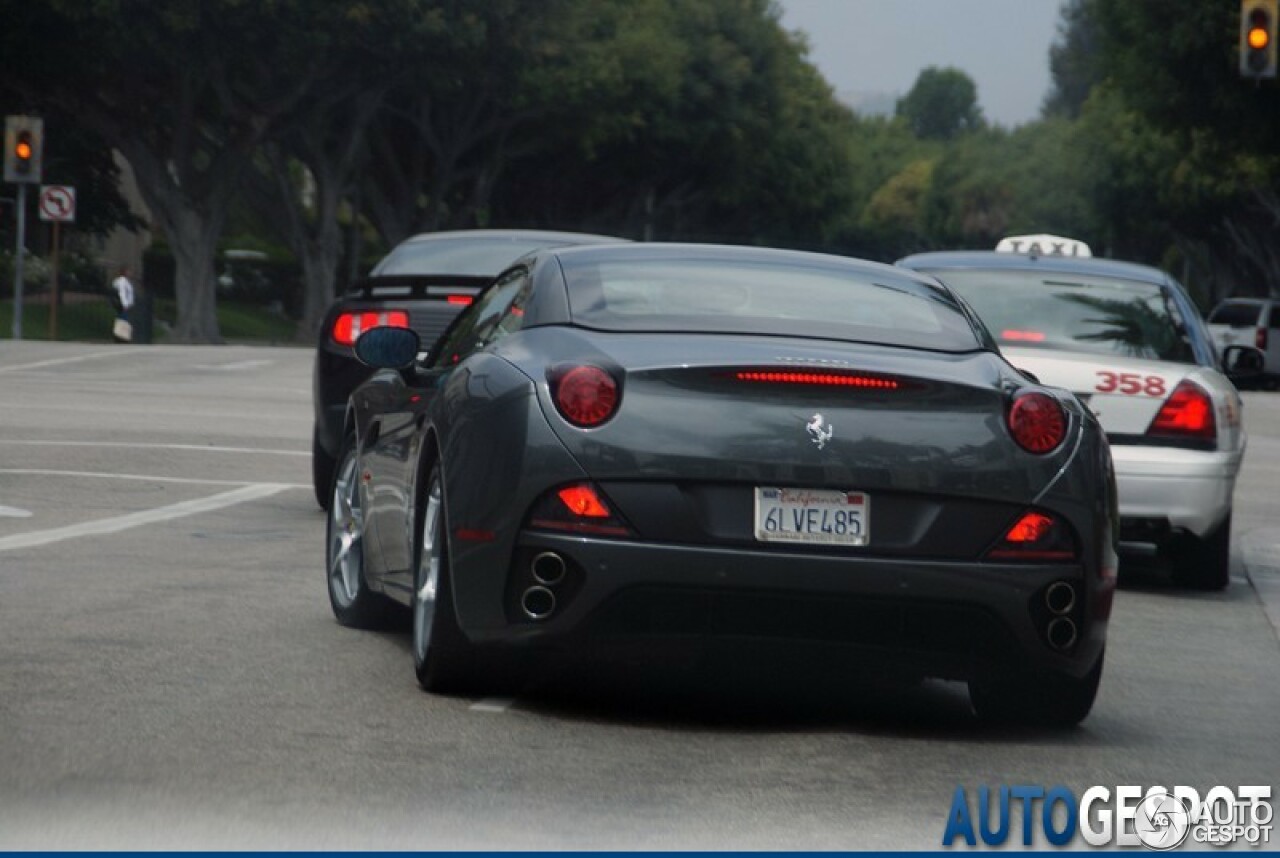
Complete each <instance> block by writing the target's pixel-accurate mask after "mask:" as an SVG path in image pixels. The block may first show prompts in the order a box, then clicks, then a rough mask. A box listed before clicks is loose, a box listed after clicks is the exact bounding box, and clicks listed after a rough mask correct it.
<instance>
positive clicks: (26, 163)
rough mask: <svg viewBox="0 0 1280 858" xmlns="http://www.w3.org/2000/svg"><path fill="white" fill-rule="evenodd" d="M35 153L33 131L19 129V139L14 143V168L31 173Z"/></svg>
mask: <svg viewBox="0 0 1280 858" xmlns="http://www.w3.org/2000/svg"><path fill="white" fill-rule="evenodd" d="M33 154H35V150H34V149H32V148H31V132H30V131H19V132H18V139H17V141H16V142H15V143H14V144H13V168H14V169H15V170H17V171H18V172H19V173H30V172H31V156H32V155H33Z"/></svg>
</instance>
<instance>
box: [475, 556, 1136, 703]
mask: <svg viewBox="0 0 1280 858" xmlns="http://www.w3.org/2000/svg"><path fill="white" fill-rule="evenodd" d="M544 551H554V552H556V553H557V554H558V555H560V556H562V557H563V558H564V559H565V561H566V565H567V567H568V571H567V573H566V574H565V576H564V579H563V580H562V581H559V582H556V583H555V584H553V585H551V586H550V587H549V589H551V590H552V591H553V592H554V593H555V594H556V607H555V610H554V611H552V612H551V613H550V615H549V616H548V617H546V618H545V619H540V620H531V619H529V618H528V617H527V616H524V615H522V612H521V608H520V604H521V603H520V598H521V593H522V592H523V591H525V590H527V588H528V587H529V586H534V585H537V583H538V582H536V581H534V580H533V579H532V578H531V577H530V572H529V568H528V564H529V559H530V558H531V557H533V556H535V555H536V554H537V553H539V552H544ZM1058 581H1066V582H1069V583H1070V584H1071V585H1072V587H1073V588H1074V591H1075V593H1076V594H1077V595H1078V598H1077V599H1076V604H1075V606H1074V607H1073V608H1071V609H1070V611H1069V612H1066V613H1065V614H1054V613H1051V612H1050V611H1049V609H1048V608H1047V607H1046V604H1045V591H1046V589H1047V588H1048V587H1049V585H1051V584H1053V583H1055V582H1058ZM1113 590H1114V579H1102V578H1100V577H1099V576H1098V575H1097V574H1096V571H1095V570H1086V569H1085V568H1083V567H1082V566H1080V565H1073V564H1063V565H1012V564H1010V565H996V564H978V563H966V562H955V561H920V560H901V559H885V558H872V557H862V558H849V557H832V556H829V555H814V554H806V553H799V552H786V551H748V550H740V549H724V548H707V547H691V546H675V545H654V544H646V543H637V542H625V541H614V540H603V539H586V538H580V537H574V536H564V535H559V534H551V533H543V532H533V531H529V532H525V533H524V534H523V535H522V536H521V538H520V542H519V548H518V550H517V551H516V553H515V558H514V560H513V562H512V568H511V569H510V570H509V574H508V576H507V582H506V593H505V598H504V601H505V605H506V618H507V622H506V623H505V624H503V625H501V627H494V628H483V629H480V628H468V627H467V626H466V623H465V618H462V619H463V621H464V629H465V631H466V632H467V634H468V636H469V637H470V638H471V639H472V640H474V641H475V642H477V643H486V642H488V643H509V644H525V645H564V646H577V645H581V644H582V643H583V642H584V641H586V642H590V643H591V644H593V645H594V644H598V643H602V642H603V643H608V642H618V641H632V642H633V641H634V640H635V639H637V638H638V639H651V640H656V639H665V640H669V639H672V638H675V639H690V638H698V639H700V638H714V639H720V640H766V641H780V642H788V641H790V642H795V643H805V644H821V645H825V646H830V647H833V648H841V649H849V650H856V651H862V652H863V653H865V654H867V656H868V657H869V658H873V659H875V660H876V661H877V663H878V662H880V661H884V663H886V664H897V663H907V664H909V665H910V666H911V667H910V669H912V670H914V671H917V672H920V673H923V674H926V675H932V676H943V677H949V678H956V679H966V678H970V677H972V676H975V675H981V674H986V673H990V672H993V671H999V670H1005V669H1008V668H1010V667H1015V666H1016V667H1029V668H1032V669H1051V670H1054V671H1057V672H1061V673H1066V674H1070V675H1074V676H1080V675H1083V674H1084V673H1085V672H1086V671H1088V670H1089V668H1090V667H1092V666H1093V664H1094V663H1095V661H1096V660H1097V657H1098V655H1099V654H1100V653H1101V651H1102V646H1103V643H1104V640H1105V636H1106V625H1107V618H1108V617H1109V615H1110V608H1111V598H1112V594H1113ZM1062 616H1065V617H1066V618H1068V619H1070V620H1071V622H1072V623H1073V624H1074V625H1073V628H1075V629H1076V630H1077V635H1078V637H1077V641H1076V642H1075V643H1074V644H1073V645H1071V646H1069V647H1061V648H1055V647H1053V646H1051V645H1050V643H1049V641H1048V631H1047V629H1048V626H1049V624H1050V623H1051V622H1052V621H1053V620H1055V619H1058V618H1059V617H1062Z"/></svg>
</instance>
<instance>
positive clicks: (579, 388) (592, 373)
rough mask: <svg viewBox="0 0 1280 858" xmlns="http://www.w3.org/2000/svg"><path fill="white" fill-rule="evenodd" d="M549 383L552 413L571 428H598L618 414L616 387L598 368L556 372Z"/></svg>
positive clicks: (609, 377)
mask: <svg viewBox="0 0 1280 858" xmlns="http://www.w3.org/2000/svg"><path fill="white" fill-rule="evenodd" d="M550 383H551V398H552V399H553V400H554V401H555V403H556V409H557V410H558V411H559V412H560V414H561V415H563V417H564V419H565V420H568V421H569V422H570V423H572V424H573V425H574V426H580V427H582V428H584V429H590V428H591V427H593V426H599V425H600V424H601V423H604V422H605V421H606V420H608V419H609V418H610V417H612V416H613V415H614V412H616V411H617V410H618V400H619V392H618V383H617V381H615V380H614V378H613V376H612V375H610V374H609V373H608V372H607V371H605V370H603V369H601V368H600V367H598V366H590V365H582V366H572V367H567V368H558V369H556V370H554V371H553V372H552V373H551V377H550Z"/></svg>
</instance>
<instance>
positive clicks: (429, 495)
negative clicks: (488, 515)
mask: <svg viewBox="0 0 1280 858" xmlns="http://www.w3.org/2000/svg"><path fill="white" fill-rule="evenodd" d="M418 509H420V510H421V513H420V515H419V517H418V532H419V534H420V537H419V538H418V539H417V540H416V544H415V547H414V564H413V568H414V573H413V596H412V599H411V600H410V605H411V612H412V614H413V635H412V638H411V640H410V647H409V648H410V650H412V652H413V671H414V673H415V674H416V675H417V677H418V684H419V685H420V686H422V689H423V690H424V691H430V692H432V693H435V694H470V695H484V694H498V693H507V692H510V691H512V690H513V689H515V688H516V687H517V686H518V685H519V684H520V680H521V674H520V672H519V671H518V670H517V664H518V662H517V660H516V659H515V658H514V657H513V656H508V655H507V654H505V653H501V652H497V651H495V650H494V649H492V648H489V647H479V646H476V645H475V644H473V643H471V641H469V640H468V639H467V636H466V635H465V634H464V633H463V631H462V629H461V628H460V627H459V625H458V615H457V612H456V610H455V608H454V604H453V574H452V573H453V570H452V566H451V564H450V563H449V540H448V536H447V535H448V533H449V512H448V504H447V502H446V500H445V495H444V479H443V476H442V472H441V469H440V465H439V463H438V462H437V463H436V464H434V465H433V466H432V467H431V469H430V470H429V471H428V473H427V479H426V481H425V487H424V488H423V490H422V496H421V497H420V498H419V504H418Z"/></svg>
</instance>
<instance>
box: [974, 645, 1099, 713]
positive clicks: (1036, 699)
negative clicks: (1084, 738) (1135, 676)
mask: <svg viewBox="0 0 1280 858" xmlns="http://www.w3.org/2000/svg"><path fill="white" fill-rule="evenodd" d="M1102 661H1103V655H1099V656H1098V661H1097V663H1096V664H1094V666H1093V667H1092V668H1091V669H1090V670H1089V672H1088V673H1087V674H1085V675H1084V676H1082V677H1080V678H1079V679H1077V678H1075V677H1073V676H1066V675H1065V674H1050V675H1047V676H1043V675H1042V676H1033V675H1030V674H1027V673H1015V674H1012V675H1001V676H989V677H985V678H983V679H976V680H971V681H970V682H969V701H970V702H971V703H972V704H973V708H974V711H976V712H977V713H978V717H980V718H982V719H983V720H984V721H989V722H991V723H995V724H1009V725H1019V726H1028V727H1055V728H1069V727H1074V726H1076V725H1077V724H1079V723H1080V722H1081V721H1083V720H1084V719H1085V717H1086V716H1088V714H1089V711H1090V710H1091V709H1093V702H1094V700H1095V699H1096V698H1097V696H1098V683H1099V682H1100V681H1101V679H1102Z"/></svg>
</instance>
